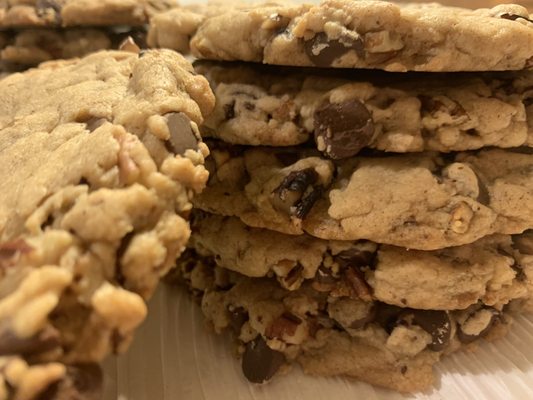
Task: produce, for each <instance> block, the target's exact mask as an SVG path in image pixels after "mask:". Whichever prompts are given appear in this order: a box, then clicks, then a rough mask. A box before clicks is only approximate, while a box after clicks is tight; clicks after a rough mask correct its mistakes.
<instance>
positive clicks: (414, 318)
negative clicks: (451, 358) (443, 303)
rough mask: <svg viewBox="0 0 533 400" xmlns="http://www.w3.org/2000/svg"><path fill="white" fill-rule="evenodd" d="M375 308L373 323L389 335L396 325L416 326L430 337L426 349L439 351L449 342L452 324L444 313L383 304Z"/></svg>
mask: <svg viewBox="0 0 533 400" xmlns="http://www.w3.org/2000/svg"><path fill="white" fill-rule="evenodd" d="M376 308H377V310H376V316H375V322H376V323H378V324H379V325H380V326H381V327H383V329H385V330H386V331H387V332H388V333H389V334H390V333H391V332H392V330H393V329H394V328H395V327H396V326H398V325H407V326H409V325H417V326H419V327H420V328H422V329H423V330H425V331H426V332H427V333H429V334H430V335H431V338H432V342H431V343H430V344H429V345H428V349H430V350H432V351H441V350H443V349H444V348H445V347H446V346H447V345H448V343H449V342H450V338H451V332H452V324H451V320H450V317H449V315H448V313H447V312H446V311H435V310H415V309H411V308H401V307H396V306H391V305H388V304H384V303H378V306H377V307H376Z"/></svg>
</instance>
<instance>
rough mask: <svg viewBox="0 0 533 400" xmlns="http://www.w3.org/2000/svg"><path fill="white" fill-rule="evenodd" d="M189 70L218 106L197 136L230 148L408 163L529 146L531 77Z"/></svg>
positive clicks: (202, 66) (227, 66) (212, 66)
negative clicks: (312, 151) (206, 84)
mask: <svg viewBox="0 0 533 400" xmlns="http://www.w3.org/2000/svg"><path fill="white" fill-rule="evenodd" d="M195 68H196V71H198V72H199V73H201V74H203V75H204V76H206V77H207V79H208V80H209V81H210V84H211V87H212V88H213V91H214V92H215V95H216V97H217V104H216V107H215V111H214V112H213V113H212V114H211V115H210V116H209V117H208V118H207V120H206V121H205V123H204V126H203V128H202V129H203V134H204V136H212V137H216V138H219V139H222V140H224V141H225V142H228V143H233V144H243V145H252V146H258V145H262V146H293V145H299V144H302V143H305V142H308V141H310V142H313V141H314V142H315V145H316V147H317V148H318V149H319V150H320V151H321V152H322V153H323V154H324V155H325V156H327V157H330V158H334V159H341V158H348V157H352V156H354V155H355V154H357V153H358V152H359V151H360V150H361V149H363V148H374V149H378V150H382V151H387V152H398V153H405V152H419V151H424V150H435V151H441V152H450V151H464V150H473V149H478V148H481V147H488V146H495V147H503V148H506V147H518V146H532V145H533V121H528V118H527V116H528V112H527V110H528V109H529V108H531V107H532V105H531V101H530V98H531V96H532V92H531V90H530V89H529V88H530V87H531V85H532V84H533V72H529V71H525V72H508V73H500V74H496V73H486V74H478V73H475V74H474V73H448V74H442V76H441V74H431V73H409V74H393V73H386V72H381V71H369V70H357V71H353V70H342V71H340V70H335V71H331V70H322V69H317V68H315V69H311V70H308V69H306V70H305V71H301V69H300V68H288V67H284V68H280V67H272V66H263V65H258V64H254V65H252V66H249V65H245V64H244V63H240V64H237V65H235V64H233V63H213V62H200V63H196V64H195ZM530 125H531V126H530Z"/></svg>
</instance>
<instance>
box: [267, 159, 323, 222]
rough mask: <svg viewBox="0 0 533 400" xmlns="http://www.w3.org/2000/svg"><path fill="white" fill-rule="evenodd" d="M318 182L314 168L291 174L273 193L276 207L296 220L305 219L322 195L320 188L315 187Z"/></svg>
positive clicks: (273, 201)
mask: <svg viewBox="0 0 533 400" xmlns="http://www.w3.org/2000/svg"><path fill="white" fill-rule="evenodd" d="M317 180H318V174H317V172H316V171H315V170H314V169H313V168H307V169H304V170H301V171H293V172H291V173H289V175H287V176H286V177H285V179H284V180H283V181H282V182H281V184H280V185H279V186H278V187H277V188H276V189H274V191H273V192H272V203H273V205H274V207H275V208H277V209H278V210H280V211H283V212H285V213H287V214H289V215H293V216H295V217H296V218H300V219H303V218H305V217H306V216H307V214H309V212H310V211H311V208H312V207H313V205H314V204H315V202H316V201H317V200H318V199H319V198H320V196H321V194H322V190H323V189H322V188H321V187H320V186H313V184H314V183H315V182H316V181H317Z"/></svg>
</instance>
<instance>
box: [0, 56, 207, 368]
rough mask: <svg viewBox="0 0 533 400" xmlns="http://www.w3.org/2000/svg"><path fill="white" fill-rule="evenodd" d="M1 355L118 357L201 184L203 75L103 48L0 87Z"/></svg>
mask: <svg viewBox="0 0 533 400" xmlns="http://www.w3.org/2000/svg"><path fill="white" fill-rule="evenodd" d="M0 103H1V105H0V109H1V112H0V115H1V117H0V170H1V171H2V172H3V178H2V180H1V182H0V344H1V345H2V346H3V347H2V352H1V355H9V356H17V355H19V356H21V357H23V358H24V359H25V360H27V361H28V362H30V363H31V364H32V365H34V364H39V363H47V362H52V361H54V362H60V363H65V364H67V365H77V364H87V363H96V362H99V361H101V360H102V359H103V358H104V357H105V356H106V355H108V354H110V353H118V352H122V351H124V350H125V349H126V348H127V346H128V344H129V342H130V341H131V339H132V334H133V332H134V330H135V328H136V327H137V326H138V325H139V324H140V323H141V322H142V321H143V319H144V317H145V315H146V304H145V300H146V299H148V298H149V297H150V296H151V294H152V293H153V291H154V289H155V287H156V285H157V283H158V281H159V279H160V277H161V276H163V275H164V274H165V273H166V271H168V270H169V269H170V268H171V267H172V266H173V265H174V263H175V259H176V257H177V256H178V255H179V254H180V253H181V252H182V251H183V249H184V246H185V243H186V242H187V240H188V237H189V235H190V229H189V225H188V222H187V221H186V218H187V216H188V214H189V212H190V210H191V207H192V205H191V198H192V196H193V195H194V194H195V193H197V192H199V191H201V190H202V189H203V187H204V186H205V183H206V181H207V175H208V173H207V171H206V170H205V168H204V167H203V162H204V158H205V157H206V156H207V154H208V150H207V147H206V145H205V144H204V143H202V142H201V140H200V137H199V133H198V128H197V125H199V124H201V123H202V121H203V117H204V115H206V114H207V113H209V112H210V111H211V109H212V108H213V106H214V96H213V94H212V92H211V91H210V90H209V86H208V82H207V81H206V80H205V78H203V77H201V76H199V75H197V74H195V73H194V71H193V68H192V66H191V64H190V63H189V62H188V61H186V60H185V59H184V58H183V57H182V56H180V55H179V54H177V53H175V52H173V51H169V50H153V51H145V52H142V53H139V54H138V53H136V52H126V51H103V52H98V53H94V54H92V55H90V56H87V57H85V58H83V59H73V60H68V61H51V62H47V63H43V64H41V66H40V67H39V68H36V69H31V70H29V71H26V72H24V73H16V74H12V75H9V76H8V77H6V78H4V79H2V80H1V81H0Z"/></svg>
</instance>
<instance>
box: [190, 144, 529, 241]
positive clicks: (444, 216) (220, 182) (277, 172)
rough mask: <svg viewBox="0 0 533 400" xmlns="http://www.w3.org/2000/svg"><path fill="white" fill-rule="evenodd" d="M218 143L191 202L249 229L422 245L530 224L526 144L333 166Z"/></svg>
mask: <svg viewBox="0 0 533 400" xmlns="http://www.w3.org/2000/svg"><path fill="white" fill-rule="evenodd" d="M216 146H217V145H216V144H213V146H212V158H211V159H210V160H209V162H208V167H209V169H210V171H211V176H210V179H209V183H208V187H207V189H206V190H205V191H204V192H203V193H202V194H201V195H200V196H197V197H196V198H195V200H194V204H195V205H196V206H197V207H198V208H200V209H202V210H204V211H207V212H211V213H214V214H220V215H225V216H237V217H239V218H240V219H241V220H242V221H243V222H244V223H245V224H247V225H249V226H252V227H260V228H268V229H271V230H275V231H279V232H283V233H288V234H292V235H300V234H302V233H304V232H307V233H309V234H310V235H312V236H316V237H319V238H322V239H330V240H331V239H333V240H360V239H367V240H371V241H374V242H377V243H382V244H391V245H396V246H400V247H406V248H411V249H418V250H435V249H441V248H445V247H451V246H459V245H463V244H468V243H472V242H474V241H476V240H478V239H480V238H482V237H484V236H488V235H491V234H495V233H504V234H516V233H521V232H523V231H524V230H527V229H530V228H532V227H533V208H532V205H533V157H531V152H530V151H529V150H528V149H525V150H524V152H523V153H521V152H520V150H513V151H506V150H499V149H485V150H481V151H479V152H477V153H456V154H450V155H449V156H444V155H439V154H437V153H420V154H409V155H387V156H383V155H381V156H379V155H375V156H373V157H362V156H361V157H352V158H350V159H348V160H342V161H336V162H334V161H332V160H329V159H325V158H322V157H320V154H319V153H318V152H317V151H316V150H312V149H310V150H305V149H304V148H286V149H280V148H270V149H269V148H263V147H259V148H244V147H238V146H237V147H231V146H228V145H224V144H219V145H218V146H219V148H217V147H216Z"/></svg>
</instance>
